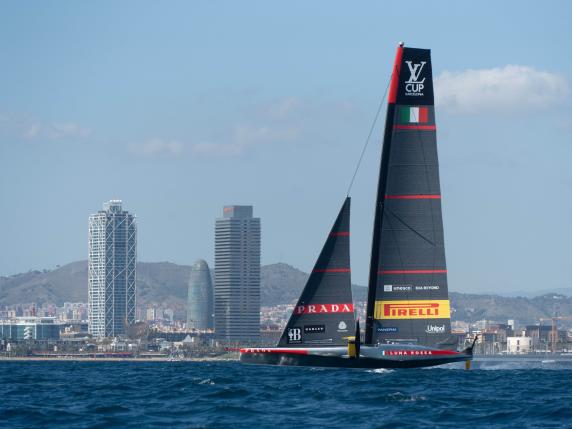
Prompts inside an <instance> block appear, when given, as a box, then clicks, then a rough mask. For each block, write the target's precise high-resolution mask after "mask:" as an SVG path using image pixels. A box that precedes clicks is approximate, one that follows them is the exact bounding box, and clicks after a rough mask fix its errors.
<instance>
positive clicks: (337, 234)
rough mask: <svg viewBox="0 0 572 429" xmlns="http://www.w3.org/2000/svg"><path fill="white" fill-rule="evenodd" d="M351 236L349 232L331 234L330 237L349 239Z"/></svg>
mask: <svg viewBox="0 0 572 429" xmlns="http://www.w3.org/2000/svg"><path fill="white" fill-rule="evenodd" d="M349 235H350V233H349V231H342V232H332V233H330V237H348V236H349Z"/></svg>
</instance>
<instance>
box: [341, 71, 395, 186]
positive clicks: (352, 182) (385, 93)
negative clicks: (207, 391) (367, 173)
mask: <svg viewBox="0 0 572 429" xmlns="http://www.w3.org/2000/svg"><path fill="white" fill-rule="evenodd" d="M392 77H393V73H391V75H390V76H389V80H388V81H387V86H386V87H385V92H384V93H383V97H382V98H381V101H380V102H379V106H378V107H377V112H376V113H375V117H374V118H373V122H372V124H371V128H370V129H369V133H368V135H367V138H366V139H365V143H364V145H363V149H362V150H361V154H360V157H359V160H358V162H357V165H356V169H355V170H354V174H353V176H352V180H350V185H349V186H348V192H347V195H348V196H349V195H350V191H351V190H352V186H353V184H354V180H355V178H356V175H357V172H358V170H359V167H360V165H361V162H362V160H363V156H364V155H365V150H366V149H367V146H368V145H369V141H370V140H371V136H372V135H373V130H374V129H375V124H376V123H377V119H378V118H379V114H380V113H381V109H382V107H383V104H384V102H385V97H386V96H387V91H388V90H389V85H390V84H391V78H392Z"/></svg>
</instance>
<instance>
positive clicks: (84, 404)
mask: <svg viewBox="0 0 572 429" xmlns="http://www.w3.org/2000/svg"><path fill="white" fill-rule="evenodd" d="M459 426H463V427H502V428H505V427H514V428H528V427H530V428H536V427H537V428H559V427H572V365H571V364H570V363H568V364H561V363H559V362H550V361H549V362H546V363H540V362H537V363H527V362H496V363H495V362H492V363H488V364H481V365H477V368H474V369H472V370H470V371H465V370H463V369H461V368H460V367H445V368H431V369H415V370H347V369H312V368H294V367H265V366H244V365H241V364H239V363H237V362H59V361H47V362H37V361H34V362H6V361H0V427H2V428H223V427H232V428H250V427H259V428H279V427H280V428H283V427H286V428H294V427H298V428H299V427H332V428H338V427H339V428H345V429H348V428H385V427H387V428H396V427H417V428H421V427H422V428H425V427H427V428H434V427H444V428H446V427H450V428H453V427H459Z"/></svg>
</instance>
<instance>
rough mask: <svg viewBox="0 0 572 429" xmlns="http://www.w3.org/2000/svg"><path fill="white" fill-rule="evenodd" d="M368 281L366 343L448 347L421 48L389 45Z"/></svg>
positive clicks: (429, 102) (431, 116)
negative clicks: (391, 60) (393, 51)
mask: <svg viewBox="0 0 572 429" xmlns="http://www.w3.org/2000/svg"><path fill="white" fill-rule="evenodd" d="M368 286H369V289H368V304H367V317H366V331H365V343H366V344H370V345H373V344H381V343H388V342H392V343H395V342H404V343H414V344H419V345H426V346H437V347H439V348H454V346H455V344H454V341H451V337H450V333H451V323H450V308H449V297H448V291H447V267H446V264H445V248H444V242H443V220H442V215H441V189H440V184H439V164H438V158H437V138H436V126H435V110H434V102H433V78H432V70H431V53H430V50H428V49H415V48H406V47H403V45H402V44H400V46H399V47H398V49H397V55H396V58H395V64H394V69H393V74H392V79H391V84H390V90H389V97H388V108H387V117H386V124H385V133H384V140H383V150H382V156H381V167H380V174H379V181H378V188H377V200H376V210H375V220H374V229H373V243H372V251H371V262H370V275H369V285H368Z"/></svg>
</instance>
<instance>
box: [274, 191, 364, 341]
mask: <svg viewBox="0 0 572 429" xmlns="http://www.w3.org/2000/svg"><path fill="white" fill-rule="evenodd" d="M354 326H355V316H354V306H353V300H352V290H351V270H350V198H349V197H348V198H346V200H345V201H344V204H343V206H342V208H341V210H340V213H339V214H338V217H337V218H336V221H335V222H334V226H333V227H332V230H331V231H330V234H329V235H328V238H327V240H326V243H325V244H324V247H323V249H322V252H321V253H320V256H319V257H318V260H317V262H316V265H315V266H314V269H313V270H312V273H311V274H310V277H309V278H308V281H307V283H306V286H305V287H304V290H303V291H302V295H301V296H300V299H299V300H298V303H297V304H296V306H295V307H294V310H293V312H292V315H291V316H290V320H289V321H288V324H287V325H286V328H285V329H284V332H283V333H282V337H281V338H280V341H279V343H278V346H279V347H300V346H314V347H315V346H331V345H346V344H347V339H346V337H348V336H352V335H354V332H353V329H354Z"/></svg>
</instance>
